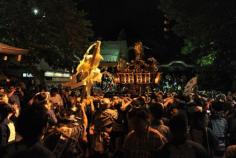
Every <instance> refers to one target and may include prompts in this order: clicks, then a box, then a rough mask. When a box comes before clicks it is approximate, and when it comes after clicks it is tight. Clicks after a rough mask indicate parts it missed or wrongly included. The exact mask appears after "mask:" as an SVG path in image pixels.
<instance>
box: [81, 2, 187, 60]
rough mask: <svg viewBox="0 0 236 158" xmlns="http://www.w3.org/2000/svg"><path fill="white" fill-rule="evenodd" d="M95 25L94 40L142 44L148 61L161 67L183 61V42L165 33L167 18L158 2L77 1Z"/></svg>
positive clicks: (173, 35) (171, 33) (170, 32)
mask: <svg viewBox="0 0 236 158" xmlns="http://www.w3.org/2000/svg"><path fill="white" fill-rule="evenodd" d="M77 1H78V2H79V5H78V6H79V8H80V9H84V10H85V11H86V12H87V13H88V18H89V19H90V20H91V22H92V24H93V30H94V39H93V40H97V39H100V40H127V41H128V45H129V46H133V44H134V42H135V41H138V40H141V41H142V42H143V44H144V45H145V46H146V47H147V49H145V55H146V57H152V56H153V57H155V58H156V59H157V60H158V61H159V62H160V63H167V62H170V61H172V60H177V59H183V57H180V56H181V55H180V48H181V46H182V44H183V41H182V39H181V38H179V37H177V36H176V35H175V34H174V33H173V32H172V31H169V32H164V16H163V15H164V14H163V13H162V12H161V11H160V10H159V9H158V7H159V1H158V0H148V1H147V0H77Z"/></svg>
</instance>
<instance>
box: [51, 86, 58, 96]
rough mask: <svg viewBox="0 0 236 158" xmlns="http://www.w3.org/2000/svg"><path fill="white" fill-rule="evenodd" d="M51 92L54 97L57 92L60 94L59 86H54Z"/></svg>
mask: <svg viewBox="0 0 236 158" xmlns="http://www.w3.org/2000/svg"><path fill="white" fill-rule="evenodd" d="M50 94H51V96H52V97H54V96H56V94H58V89H57V88H52V89H51V91H50Z"/></svg>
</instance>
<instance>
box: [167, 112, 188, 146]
mask: <svg viewBox="0 0 236 158" xmlns="http://www.w3.org/2000/svg"><path fill="white" fill-rule="evenodd" d="M169 126H170V131H171V133H172V136H173V141H174V142H176V143H183V142H185V140H186V139H187V130H188V119H187V116H186V115H185V113H184V112H182V111H179V112H178V113H177V114H176V115H174V116H173V117H172V118H171V120H170V122H169Z"/></svg>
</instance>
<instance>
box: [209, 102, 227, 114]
mask: <svg viewBox="0 0 236 158" xmlns="http://www.w3.org/2000/svg"><path fill="white" fill-rule="evenodd" d="M212 109H213V110H214V111H216V112H220V111H223V110H224V103H222V102H219V101H214V102H213V103H212Z"/></svg>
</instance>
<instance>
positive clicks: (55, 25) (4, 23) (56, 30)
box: [0, 0, 92, 67]
mask: <svg viewBox="0 0 236 158" xmlns="http://www.w3.org/2000/svg"><path fill="white" fill-rule="evenodd" d="M85 15H86V14H85V13H84V12H83V11H78V10H77V6H76V4H75V3H74V2H73V1H72V0H30V1H29V0H17V1H16V0H0V41H1V42H5V43H7V44H11V45H14V46H17V47H22V48H27V49H29V50H30V53H29V55H28V56H27V58H26V59H27V62H30V63H34V62H38V61H39V60H40V59H42V58H44V59H45V60H46V61H47V62H48V63H49V64H50V65H51V66H54V67H70V66H72V64H73V62H72V61H73V60H74V55H76V56H79V54H80V53H81V52H82V51H83V50H84V48H85V47H86V46H87V43H88V39H89V37H91V36H92V31H91V29H90V27H91V24H90V22H89V21H88V20H86V19H85Z"/></svg>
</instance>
